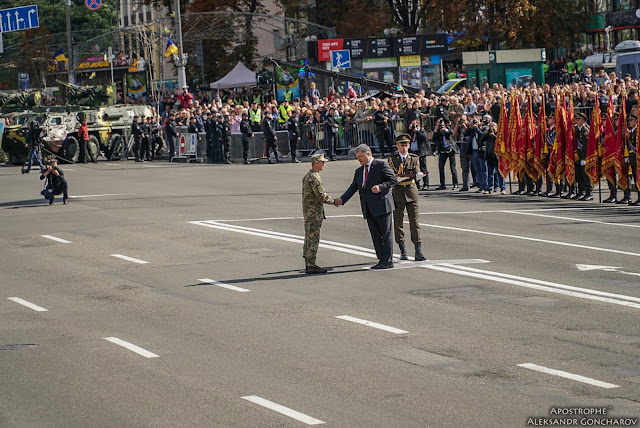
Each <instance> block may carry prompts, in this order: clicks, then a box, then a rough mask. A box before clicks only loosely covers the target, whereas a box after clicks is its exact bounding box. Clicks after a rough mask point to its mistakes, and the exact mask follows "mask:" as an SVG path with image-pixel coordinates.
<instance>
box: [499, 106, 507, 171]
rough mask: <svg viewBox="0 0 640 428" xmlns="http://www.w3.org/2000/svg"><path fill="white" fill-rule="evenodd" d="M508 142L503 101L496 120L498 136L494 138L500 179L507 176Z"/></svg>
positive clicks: (505, 107)
mask: <svg viewBox="0 0 640 428" xmlns="http://www.w3.org/2000/svg"><path fill="white" fill-rule="evenodd" d="M508 140H509V116H508V115H507V106H506V105H505V101H504V99H503V100H502V103H500V118H499V119H498V135H497V136H496V156H497V157H498V172H500V175H502V177H504V178H506V177H507V176H508V175H509V160H508V159H507V153H506V147H507V141H508Z"/></svg>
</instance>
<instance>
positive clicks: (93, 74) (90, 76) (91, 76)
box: [89, 71, 96, 79]
mask: <svg viewBox="0 0 640 428" xmlns="http://www.w3.org/2000/svg"><path fill="white" fill-rule="evenodd" d="M94 77H96V72H95V71H94V72H93V73H91V74H90V75H89V79H93V78H94Z"/></svg>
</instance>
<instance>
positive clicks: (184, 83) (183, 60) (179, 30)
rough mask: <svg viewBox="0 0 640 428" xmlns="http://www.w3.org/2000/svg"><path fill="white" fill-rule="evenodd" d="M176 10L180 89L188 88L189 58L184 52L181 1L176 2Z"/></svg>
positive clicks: (176, 0)
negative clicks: (187, 70)
mask: <svg viewBox="0 0 640 428" xmlns="http://www.w3.org/2000/svg"><path fill="white" fill-rule="evenodd" d="M174 8H175V10H176V12H175V16H176V37H177V39H178V58H177V59H176V66H177V67H178V87H180V88H183V87H185V86H187V76H186V73H185V66H186V65H187V57H186V55H185V54H184V51H183V50H182V19H181V17H180V0H175V2H174Z"/></svg>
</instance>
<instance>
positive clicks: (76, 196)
mask: <svg viewBox="0 0 640 428" xmlns="http://www.w3.org/2000/svg"><path fill="white" fill-rule="evenodd" d="M130 194H131V193H103V194H102V195H75V196H69V198H70V199H78V198H99V197H101V196H120V195H130Z"/></svg>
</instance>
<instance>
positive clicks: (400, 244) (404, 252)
mask: <svg viewBox="0 0 640 428" xmlns="http://www.w3.org/2000/svg"><path fill="white" fill-rule="evenodd" d="M398 247H400V260H409V257H408V256H407V247H405V245H404V242H398Z"/></svg>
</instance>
